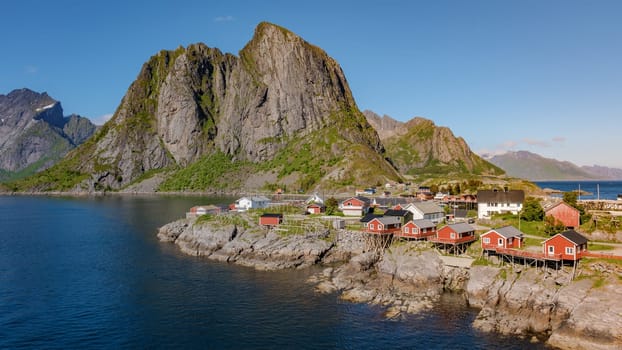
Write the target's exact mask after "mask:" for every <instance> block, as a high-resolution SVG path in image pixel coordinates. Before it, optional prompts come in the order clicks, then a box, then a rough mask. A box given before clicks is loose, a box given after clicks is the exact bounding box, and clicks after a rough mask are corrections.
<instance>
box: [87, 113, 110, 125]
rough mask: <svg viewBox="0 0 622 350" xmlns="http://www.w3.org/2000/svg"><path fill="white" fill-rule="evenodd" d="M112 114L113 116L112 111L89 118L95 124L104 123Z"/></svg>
mask: <svg viewBox="0 0 622 350" xmlns="http://www.w3.org/2000/svg"><path fill="white" fill-rule="evenodd" d="M112 116H113V114H112V113H110V114H104V115H100V116H99V117H95V118H91V121H92V122H93V124H95V125H104V124H105V123H106V122H107V121H108V120H110V118H112Z"/></svg>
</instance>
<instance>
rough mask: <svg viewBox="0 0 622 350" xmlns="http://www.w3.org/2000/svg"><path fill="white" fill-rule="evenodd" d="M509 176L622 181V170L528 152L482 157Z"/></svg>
mask: <svg viewBox="0 0 622 350" xmlns="http://www.w3.org/2000/svg"><path fill="white" fill-rule="evenodd" d="M484 158H486V159H488V160H489V161H490V162H491V163H493V164H495V165H496V166H498V167H499V168H501V169H503V170H505V171H506V173H507V174H508V175H509V176H512V177H517V178H522V179H527V180H531V181H546V180H622V169H615V168H607V167H603V166H597V165H594V166H582V167H580V166H578V165H575V164H573V163H571V162H567V161H559V160H556V159H551V158H545V157H542V156H540V155H538V154H535V153H531V152H528V151H516V152H507V153H504V154H500V155H495V156H484Z"/></svg>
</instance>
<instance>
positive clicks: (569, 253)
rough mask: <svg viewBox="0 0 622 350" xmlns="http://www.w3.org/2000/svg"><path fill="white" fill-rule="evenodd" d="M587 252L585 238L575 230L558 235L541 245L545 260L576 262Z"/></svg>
mask: <svg viewBox="0 0 622 350" xmlns="http://www.w3.org/2000/svg"><path fill="white" fill-rule="evenodd" d="M586 251H587V238H585V237H584V236H583V235H581V234H580V233H579V232H577V231H575V230H568V231H564V232H562V233H558V234H556V235H555V236H553V237H551V238H549V239H547V240H546V241H544V243H543V244H542V252H543V253H544V255H545V256H546V257H547V258H558V257H559V258H561V259H562V260H572V261H577V260H579V259H581V257H582V253H584V252H586Z"/></svg>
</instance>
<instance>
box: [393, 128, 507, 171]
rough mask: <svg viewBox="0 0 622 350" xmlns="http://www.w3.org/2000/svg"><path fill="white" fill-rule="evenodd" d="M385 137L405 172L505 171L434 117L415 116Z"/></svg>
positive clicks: (395, 159)
mask: <svg viewBox="0 0 622 350" xmlns="http://www.w3.org/2000/svg"><path fill="white" fill-rule="evenodd" d="M400 129H402V130H403V131H400V132H397V131H396V132H395V133H393V135H390V136H388V137H387V138H386V139H383V143H384V145H385V147H386V151H387V155H388V157H389V158H390V159H391V161H392V162H393V164H394V165H395V166H396V167H397V168H398V169H399V170H400V172H402V173H404V174H410V175H420V174H432V175H433V174H452V173H458V174H476V175H501V174H503V171H502V170H501V169H499V168H497V167H496V166H494V165H492V164H490V163H488V162H487V161H485V160H483V159H482V158H480V157H479V156H478V155H477V154H475V153H473V152H472V151H471V149H470V148H469V146H468V145H467V143H466V142H465V141H464V139H463V138H461V137H456V136H454V134H453V133H452V132H451V130H450V129H449V128H446V127H439V126H436V125H435V124H434V123H433V122H432V121H431V120H428V119H425V118H419V117H417V118H413V119H411V120H410V121H408V122H406V123H404V124H403V125H402V126H401V127H400Z"/></svg>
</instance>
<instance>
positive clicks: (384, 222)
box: [367, 216, 402, 235]
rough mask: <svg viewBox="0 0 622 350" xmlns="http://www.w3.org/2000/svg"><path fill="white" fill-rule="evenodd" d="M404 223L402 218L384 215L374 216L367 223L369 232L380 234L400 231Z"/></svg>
mask: <svg viewBox="0 0 622 350" xmlns="http://www.w3.org/2000/svg"><path fill="white" fill-rule="evenodd" d="M401 226H402V223H401V222H400V219H399V218H398V217H395V216H382V217H379V218H374V219H373V220H371V221H370V222H368V223H367V232H369V233H375V234H380V235H386V234H393V233H396V232H400V227H401Z"/></svg>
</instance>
